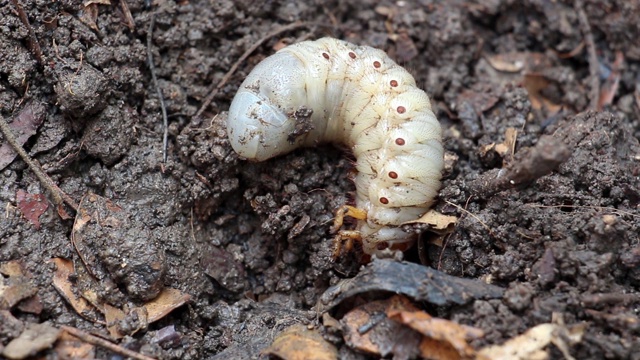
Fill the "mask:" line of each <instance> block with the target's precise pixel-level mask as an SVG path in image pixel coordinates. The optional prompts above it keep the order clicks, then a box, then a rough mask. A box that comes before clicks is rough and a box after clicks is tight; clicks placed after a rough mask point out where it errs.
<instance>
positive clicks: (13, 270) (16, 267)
mask: <svg viewBox="0 0 640 360" xmlns="http://www.w3.org/2000/svg"><path fill="white" fill-rule="evenodd" d="M0 274H2V275H4V276H8V277H11V276H17V275H20V276H24V275H25V271H24V268H23V265H22V262H20V260H11V261H7V262H3V263H2V264H0Z"/></svg>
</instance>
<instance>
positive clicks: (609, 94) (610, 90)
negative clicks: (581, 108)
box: [598, 51, 624, 111]
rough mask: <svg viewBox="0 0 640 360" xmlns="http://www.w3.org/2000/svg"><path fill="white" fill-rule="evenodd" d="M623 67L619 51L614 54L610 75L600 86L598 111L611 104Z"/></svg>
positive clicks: (622, 59)
mask: <svg viewBox="0 0 640 360" xmlns="http://www.w3.org/2000/svg"><path fill="white" fill-rule="evenodd" d="M623 65H624V54H623V53H622V52H621V51H617V52H616V59H615V60H614V62H613V64H611V73H610V74H609V76H608V77H607V80H606V81H605V82H604V83H603V84H602V87H601V89H600V98H599V99H598V111H602V109H603V108H604V107H605V106H607V105H611V104H612V103H613V98H614V97H615V96H616V93H617V92H618V85H619V84H620V75H621V73H622V69H623Z"/></svg>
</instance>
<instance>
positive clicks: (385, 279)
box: [316, 259, 504, 312]
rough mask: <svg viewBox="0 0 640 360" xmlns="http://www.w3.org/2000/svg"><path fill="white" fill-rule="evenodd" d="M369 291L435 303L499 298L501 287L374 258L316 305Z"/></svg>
mask: <svg viewBox="0 0 640 360" xmlns="http://www.w3.org/2000/svg"><path fill="white" fill-rule="evenodd" d="M371 291H389V292H392V293H395V294H404V295H406V296H408V297H410V298H412V299H414V300H416V301H426V302H429V303H432V304H435V305H445V304H465V303H467V302H470V301H472V300H473V299H479V298H482V299H495V298H501V297H502V294H503V292H504V290H503V289H502V288H500V287H497V286H494V285H489V284H486V283H484V282H481V281H477V280H471V279H462V278H459V277H455V276H451V275H447V274H445V273H443V272H440V271H437V270H434V269H432V268H429V267H426V266H422V265H418V264H414V263H409V262H397V261H393V260H388V259H374V261H372V262H371V263H369V264H368V265H367V266H366V267H365V268H363V269H362V270H361V271H360V272H359V273H358V275H356V277H354V278H352V279H345V280H342V281H341V282H339V283H338V284H337V285H335V286H332V287H330V288H329V289H327V291H325V293H324V294H323V295H322V296H321V297H320V300H319V301H318V304H317V305H316V308H317V309H318V311H320V312H325V311H328V310H330V309H332V308H333V307H335V306H336V305H338V304H340V303H341V302H342V301H343V300H345V299H347V298H349V297H351V296H354V295H357V294H362V293H367V292H371Z"/></svg>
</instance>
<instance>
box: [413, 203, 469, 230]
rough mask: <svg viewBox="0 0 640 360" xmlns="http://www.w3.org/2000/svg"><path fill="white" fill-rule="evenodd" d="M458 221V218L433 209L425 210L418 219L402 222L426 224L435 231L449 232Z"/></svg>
mask: <svg viewBox="0 0 640 360" xmlns="http://www.w3.org/2000/svg"><path fill="white" fill-rule="evenodd" d="M457 222H458V218H457V217H455V216H450V215H443V214H441V213H439V212H437V211H435V210H433V209H431V210H429V211H427V213H426V214H424V215H422V217H420V219H418V220H411V221H407V222H405V223H403V224H402V225H404V224H419V223H420V224H427V225H429V226H430V227H431V229H432V230H434V231H437V232H451V231H453V227H454V226H455V225H456V223H457Z"/></svg>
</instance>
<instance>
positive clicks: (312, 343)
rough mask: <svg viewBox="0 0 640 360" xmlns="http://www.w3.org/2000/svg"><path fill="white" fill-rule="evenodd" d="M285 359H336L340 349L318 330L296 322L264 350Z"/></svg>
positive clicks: (265, 352)
mask: <svg viewBox="0 0 640 360" xmlns="http://www.w3.org/2000/svg"><path fill="white" fill-rule="evenodd" d="M263 353H264V354H269V355H273V356H277V357H278V358H281V359H284V360H334V359H337V358H338V350H337V349H336V347H335V346H333V344H331V343H329V342H328V341H326V340H325V339H324V338H323V337H322V335H321V334H320V333H319V332H318V331H317V330H309V329H307V327H306V326H304V325H301V324H296V325H293V326H290V327H289V328H287V329H285V330H284V331H283V332H282V333H280V335H278V337H277V338H276V339H275V340H274V341H273V343H272V344H271V346H269V347H268V348H267V349H266V350H264V352H263Z"/></svg>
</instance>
